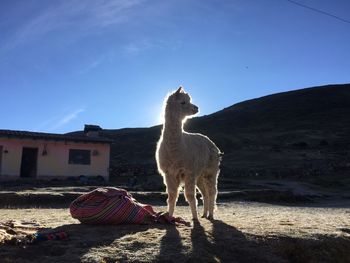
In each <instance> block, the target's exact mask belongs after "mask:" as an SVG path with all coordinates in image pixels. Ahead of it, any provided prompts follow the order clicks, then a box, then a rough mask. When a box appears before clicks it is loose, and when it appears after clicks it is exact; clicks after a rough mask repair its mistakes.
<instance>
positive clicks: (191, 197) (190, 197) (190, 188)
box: [185, 178, 198, 220]
mask: <svg viewBox="0 0 350 263" xmlns="http://www.w3.org/2000/svg"><path fill="white" fill-rule="evenodd" d="M185 197H186V200H187V202H188V203H189V205H190V207H191V212H192V218H193V219H194V220H197V219H198V215H197V199H196V183H195V181H194V179H192V178H191V179H190V180H186V181H185Z"/></svg>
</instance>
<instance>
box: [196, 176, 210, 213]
mask: <svg viewBox="0 0 350 263" xmlns="http://www.w3.org/2000/svg"><path fill="white" fill-rule="evenodd" d="M197 186H198V188H199V191H200V192H201V194H202V198H203V215H202V217H203V218H207V216H208V211H209V196H208V191H207V189H206V186H205V182H204V179H203V178H202V177H200V178H198V181H197Z"/></svg>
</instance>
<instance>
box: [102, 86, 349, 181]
mask: <svg viewBox="0 0 350 263" xmlns="http://www.w3.org/2000/svg"><path fill="white" fill-rule="evenodd" d="M199 106H200V105H199ZM185 130H186V131H190V132H200V133H203V134H206V135H208V136H209V137H210V138H211V139H212V140H213V141H214V142H216V143H217V145H218V146H219V148H220V149H221V150H222V151H223V152H225V155H224V158H223V162H222V177H223V178H225V177H228V178H229V177H234V176H253V177H256V176H268V177H276V178H281V177H297V178H301V177H303V178H305V177H315V176H319V175H322V176H334V175H344V174H345V173H346V172H348V171H349V170H350V153H349V149H350V137H349V136H348V135H349V134H350V84H344V85H328V86H321V87H313V88H307V89H301V90H296V91H290V92H284V93H278V94H273V95H269V96H265V97H261V98H257V99H252V100H248V101H244V102H241V103H238V104H235V105H233V106H230V107H228V108H225V109H223V110H221V111H218V112H216V113H213V114H211V115H207V116H202V117H197V118H193V119H190V120H189V121H188V122H187V123H186V125H185ZM160 132H161V127H160V126H154V127H151V128H137V129H121V130H103V131H102V132H101V135H102V136H105V137H108V138H111V139H114V140H115V143H114V144H113V145H112V152H111V164H112V166H113V167H114V169H113V172H112V175H115V176H117V175H120V174H125V175H130V174H136V175H147V174H148V175H151V174H156V165H155V159H154V153H155V148H156V142H157V140H158V138H159V136H160Z"/></svg>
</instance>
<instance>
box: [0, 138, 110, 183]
mask: <svg viewBox="0 0 350 263" xmlns="http://www.w3.org/2000/svg"><path fill="white" fill-rule="evenodd" d="M45 145H46V150H47V155H42V152H43V150H44V147H45ZM0 146H3V154H2V165H1V170H0V180H7V179H14V178H18V177H19V176H20V170H21V160H22V149H23V147H33V148H38V163H37V178H56V177H63V176H64V177H67V176H79V175H85V176H96V175H101V176H103V177H105V178H106V179H108V176H109V154H110V153H109V152H110V145H109V144H101V143H75V142H62V141H57V142H56V141H45V140H30V139H15V138H9V139H8V138H0ZM69 149H81V150H91V152H92V151H94V150H97V151H98V155H96V156H94V155H91V164H90V165H81V164H69V163H68V157H69ZM5 151H7V153H5Z"/></svg>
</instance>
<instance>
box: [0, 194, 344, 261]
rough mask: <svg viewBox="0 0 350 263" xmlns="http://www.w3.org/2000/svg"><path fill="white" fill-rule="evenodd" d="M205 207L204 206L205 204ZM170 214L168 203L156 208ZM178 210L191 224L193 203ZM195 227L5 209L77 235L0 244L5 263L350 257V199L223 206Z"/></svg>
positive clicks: (11, 215)
mask: <svg viewBox="0 0 350 263" xmlns="http://www.w3.org/2000/svg"><path fill="white" fill-rule="evenodd" d="M200 208H201V207H200ZM155 209H156V210H157V211H165V210H166V207H165V206H155ZM176 215H177V216H181V217H183V218H184V219H186V220H188V221H190V210H189V207H188V206H178V207H177V210H176ZM216 215H217V216H216V220H214V221H209V220H206V219H200V220H199V223H196V224H193V223H192V226H191V227H187V226H173V225H160V224H154V225H117V226H109V225H105V226H89V225H82V224H80V223H79V222H78V221H77V220H75V219H73V218H71V216H70V214H69V211H68V209H61V208H60V209H53V208H50V209H47V208H46V209H43V208H28V209H1V210H0V222H5V221H8V220H17V221H22V222H35V223H37V224H39V225H40V226H41V227H43V228H47V229H51V230H55V231H66V232H67V233H68V234H69V238H68V239H65V240H58V241H43V242H40V243H36V244H31V245H26V246H11V245H3V246H0V256H1V258H0V262H350V204H349V203H347V204H344V203H343V204H341V205H340V204H334V205H332V206H330V207H317V206H284V205H271V204H265V203H255V202H236V201H235V202H226V203H220V204H218V209H217V213H216Z"/></svg>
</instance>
